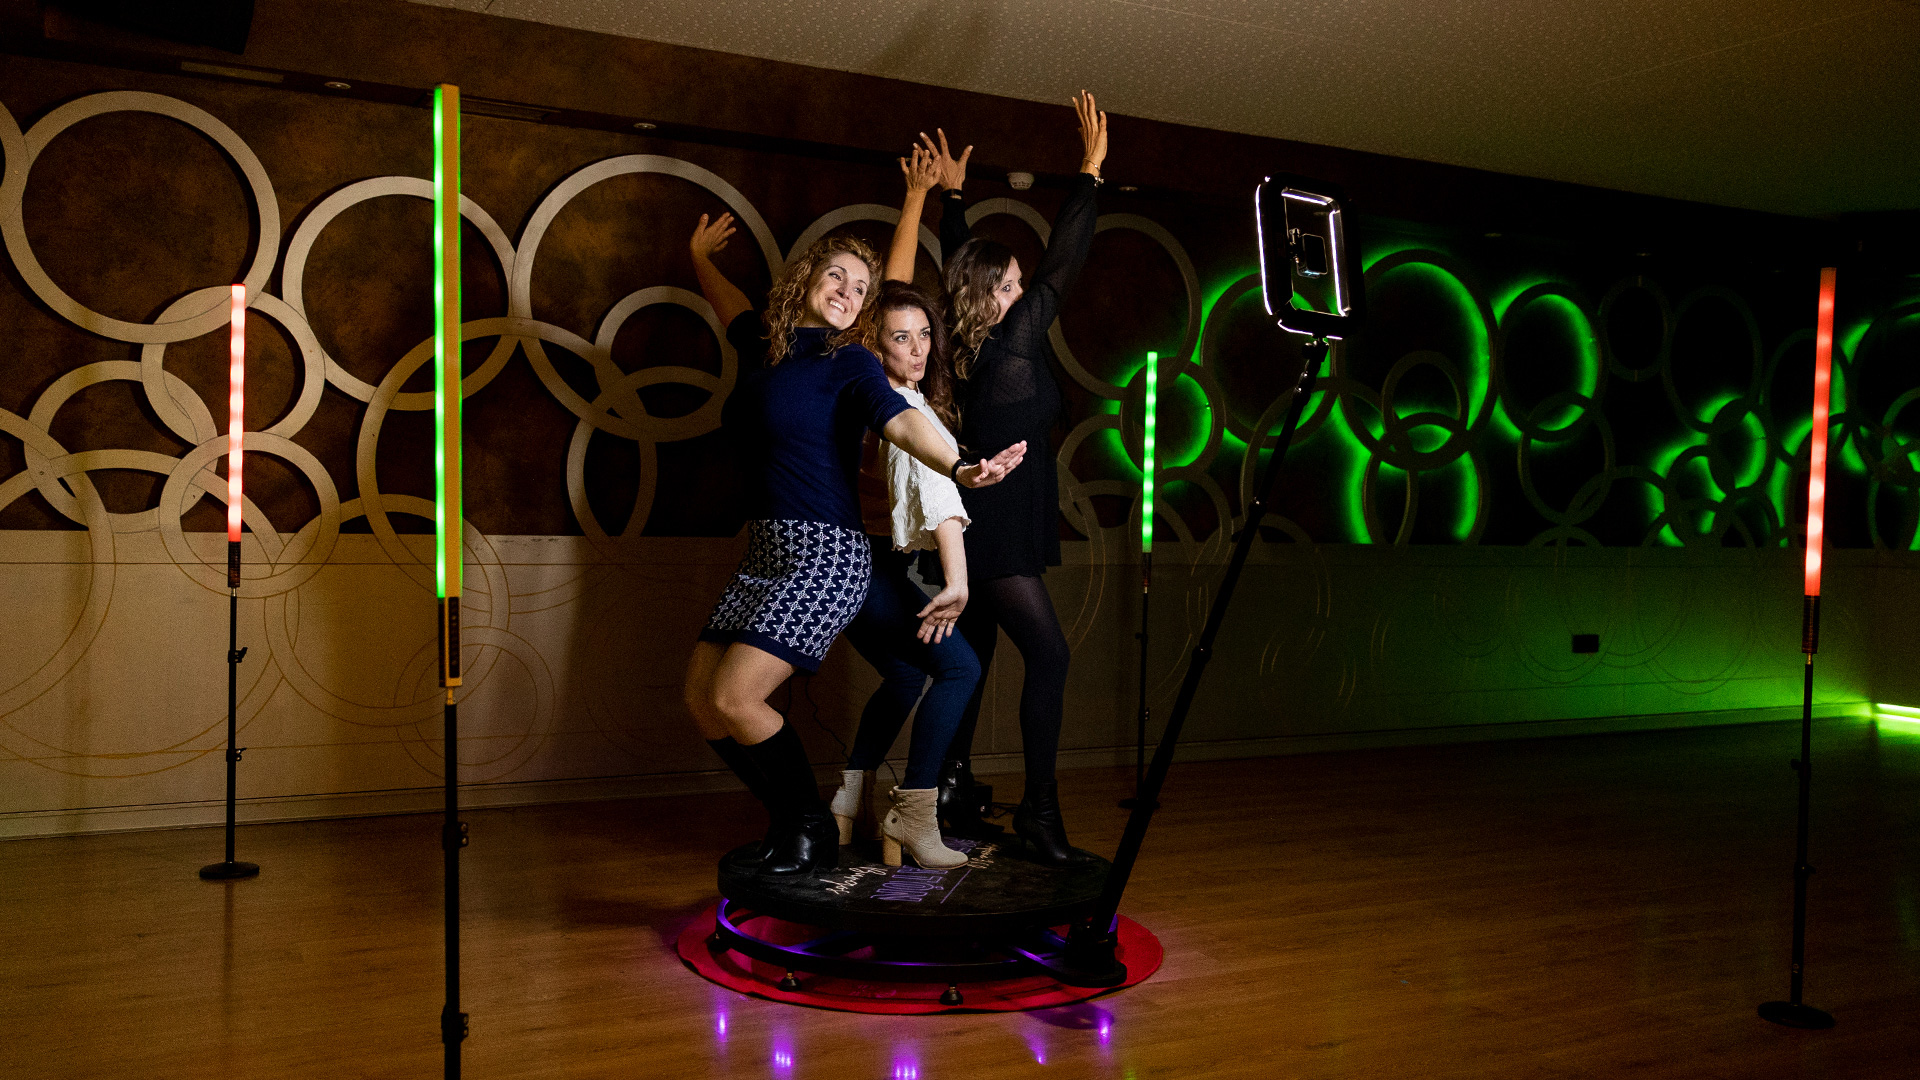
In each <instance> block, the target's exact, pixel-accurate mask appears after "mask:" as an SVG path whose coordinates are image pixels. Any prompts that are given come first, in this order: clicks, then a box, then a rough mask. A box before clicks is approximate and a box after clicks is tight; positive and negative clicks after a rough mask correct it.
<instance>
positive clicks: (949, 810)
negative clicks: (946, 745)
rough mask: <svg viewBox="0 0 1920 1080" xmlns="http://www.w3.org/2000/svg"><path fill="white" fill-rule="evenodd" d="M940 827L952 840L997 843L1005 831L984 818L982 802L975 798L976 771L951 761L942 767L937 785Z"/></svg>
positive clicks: (969, 766) (966, 765)
mask: <svg viewBox="0 0 1920 1080" xmlns="http://www.w3.org/2000/svg"><path fill="white" fill-rule="evenodd" d="M935 786H936V787H937V788H938V789H939V792H940V794H939V796H938V798H937V805H938V807H939V813H940V826H941V828H942V829H944V830H945V831H946V833H947V835H949V836H959V837H963V838H965V839H968V840H993V839H996V838H997V837H999V836H1000V834H1001V833H1004V832H1006V830H1005V829H1003V828H1001V827H1000V826H998V825H995V824H993V823H992V822H990V821H988V820H986V819H985V818H982V817H981V816H980V802H981V800H980V799H979V798H978V797H977V796H976V795H975V788H976V785H975V784H974V782H973V767H972V766H971V765H969V764H968V763H967V762H965V761H948V762H947V763H946V764H945V765H942V766H941V767H940V780H939V783H938V784H937V785H935Z"/></svg>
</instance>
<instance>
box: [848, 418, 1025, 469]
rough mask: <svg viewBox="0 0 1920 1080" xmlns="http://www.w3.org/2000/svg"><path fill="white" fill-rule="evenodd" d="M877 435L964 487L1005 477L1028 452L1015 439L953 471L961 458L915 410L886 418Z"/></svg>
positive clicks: (1022, 444) (931, 424)
mask: <svg viewBox="0 0 1920 1080" xmlns="http://www.w3.org/2000/svg"><path fill="white" fill-rule="evenodd" d="M880 435H881V437H883V438H885V439H886V440H887V441H888V442H890V443H892V444H893V445H895V446H897V447H899V448H900V449H902V450H905V451H906V452H907V453H909V454H912V455H913V456H914V457H916V458H919V459H920V461H921V462H923V463H924V464H925V465H926V466H927V467H928V468H930V469H933V470H935V471H937V472H938V473H939V474H940V475H942V476H951V477H953V481H954V483H956V484H959V485H960V486H961V487H964V488H983V487H987V486H989V485H992V484H997V483H999V482H1000V481H1002V480H1005V479H1006V478H1007V474H1008V473H1010V472H1012V471H1013V470H1014V467H1015V466H1017V465H1019V464H1020V459H1021V458H1024V457H1026V455H1027V444H1026V443H1025V442H1017V443H1014V444H1013V445H1012V446H1009V447H1007V448H1006V449H1005V450H1002V451H1000V452H999V453H997V454H995V455H993V456H992V457H990V458H988V459H986V460H985V461H979V462H975V463H974V464H972V465H968V466H966V467H964V468H962V469H960V470H959V471H958V472H955V471H954V469H953V465H954V462H957V461H959V460H960V453H959V451H957V450H955V449H954V448H953V447H951V446H948V445H947V440H946V439H945V438H943V437H942V436H941V434H940V432H939V430H938V429H936V428H935V427H934V426H933V422H932V421H930V420H928V419H927V418H926V417H924V416H922V415H920V410H918V409H905V410H903V411H901V412H900V413H899V414H898V415H896V416H895V417H894V418H893V419H891V420H889V421H887V424H886V427H884V428H882V429H881V430H880Z"/></svg>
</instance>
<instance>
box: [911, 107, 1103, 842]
mask: <svg viewBox="0 0 1920 1080" xmlns="http://www.w3.org/2000/svg"><path fill="white" fill-rule="evenodd" d="M1073 105H1074V111H1075V112H1076V114H1077V115H1078V117H1079V121H1080V149H1081V156H1080V171H1079V173H1078V174H1077V175H1076V176H1075V177H1074V179H1073V182H1072V187H1071V189H1070V190H1069V192H1068V194H1067V200H1066V202H1065V204H1064V205H1062V206H1061V208H1060V212H1059V213H1058V214H1056V215H1055V216H1054V219H1053V229H1052V234H1051V237H1050V239H1049V241H1048V243H1047V249H1046V253H1045V254H1044V255H1042V256H1041V258H1040V264H1039V265H1038V266H1036V267H1035V268H1034V271H1033V276H1032V277H1031V278H1025V279H1023V277H1022V275H1021V267H1020V263H1019V261H1018V260H1017V259H1015V258H1014V257H1013V252H1012V251H1011V250H1009V249H1008V248H1007V247H1006V245H1004V244H1001V243H998V242H995V241H993V240H987V239H974V238H972V237H971V236H970V235H969V230H968V228H967V224H966V217H965V213H966V208H965V206H964V205H963V204H962V203H961V199H960V186H961V184H962V183H963V182H965V180H966V161H967V156H968V155H969V154H970V153H971V152H972V149H973V148H972V147H968V148H967V149H966V150H965V151H963V152H962V153H961V155H960V157H959V159H958V160H956V159H955V158H954V157H953V156H952V155H951V153H949V152H948V149H947V145H946V135H945V133H944V132H942V133H941V134H940V142H939V145H938V146H935V145H934V143H933V141H932V140H927V145H926V146H925V147H924V149H922V150H918V151H916V154H915V162H914V163H903V167H909V169H910V172H911V165H912V164H917V163H918V162H919V161H920V160H922V159H923V157H924V159H926V160H930V161H931V162H932V165H931V168H932V170H933V171H934V172H936V173H937V174H938V176H939V180H938V183H939V185H940V186H942V187H944V188H946V189H947V192H946V197H945V198H944V199H943V202H944V204H945V205H944V206H943V207H942V209H941V218H940V236H941V246H942V247H943V248H944V249H945V250H946V252H947V260H946V267H945V276H946V287H947V299H948V307H949V310H950V312H951V315H950V320H951V323H952V326H953V336H954V368H955V373H956V374H957V375H958V376H959V378H960V380H961V381H962V384H963V386H964V390H963V391H962V393H961V394H960V399H961V409H960V412H961V420H960V442H961V444H962V445H963V446H965V447H967V448H968V450H969V451H971V452H978V453H991V452H994V451H997V450H999V449H1001V448H1003V447H1007V446H1012V445H1015V444H1022V443H1023V444H1025V445H1028V446H1031V447H1032V448H1034V449H1035V450H1036V451H1042V452H1044V451H1045V450H1046V448H1048V447H1049V446H1051V441H1050V438H1049V436H1050V433H1051V431H1052V429H1053V425H1054V422H1055V421H1056V420H1057V419H1058V418H1059V415H1060V409H1061V400H1062V399H1061V396H1060V387H1059V385H1058V384H1057V383H1056V382H1055V381H1054V377H1053V371H1052V369H1051V368H1050V367H1049V365H1048V357H1049V355H1050V350H1049V349H1048V347H1047V333H1048V330H1049V328H1050V327H1052V325H1053V321H1054V319H1055V318H1056V317H1058V315H1059V313H1060V303H1061V300H1062V298H1063V297H1064V296H1065V295H1066V292H1067V290H1068V289H1069V288H1071V287H1072V285H1073V282H1074V281H1075V279H1077V278H1078V277H1079V276H1080V270H1081V268H1082V267H1083V266H1085V265H1086V261H1087V253H1088V251H1089V250H1090V249H1091V247H1092V244H1093V234H1094V228H1095V223H1096V221H1097V218H1098V214H1099V211H1098V209H1097V207H1096V205H1095V203H1096V200H1095V191H1096V190H1097V188H1098V187H1099V184H1100V165H1101V163H1102V162H1103V161H1105V160H1106V156H1107V117H1106V114H1105V113H1103V112H1101V111H1100V110H1099V107H1098V106H1097V105H1096V104H1095V102H1094V99H1093V95H1092V94H1089V93H1084V92H1083V93H1081V94H1080V95H1079V96H1078V97H1076V98H1074V100H1073ZM922 138H923V139H925V136H924V135H923V136H922ZM923 197H924V193H923ZM912 202H913V200H912V197H911V194H910V196H909V207H908V209H912V210H915V211H917V209H918V207H917V206H914V205H912ZM907 216H908V215H907V214H906V213H905V212H903V214H902V219H901V224H900V231H897V232H896V233H895V234H894V235H895V243H894V249H893V251H894V254H895V256H896V259H894V260H892V261H890V264H889V273H890V275H891V274H895V273H897V272H898V269H899V268H898V266H897V263H898V258H897V256H898V255H899V253H900V250H901V245H900V241H899V237H900V235H901V233H902V232H906V231H908V230H909V229H912V230H915V231H917V229H918V227H919V222H918V216H919V215H918V213H917V212H916V213H914V214H913V215H912V217H913V219H914V220H913V222H912V224H911V225H909V224H908V221H907ZM907 251H908V258H909V259H910V258H911V248H908V249H907ZM906 273H907V274H908V275H911V273H912V264H911V262H910V261H909V262H908V263H907V264H906ZM1048 456H1050V455H1048ZM964 497H965V502H966V507H967V514H968V516H969V517H971V518H972V519H973V524H972V526H971V527H970V528H968V530H967V534H966V540H967V563H968V565H969V567H970V568H971V572H972V580H973V588H974V593H973V598H972V602H971V603H970V604H969V606H968V608H967V610H966V613H965V614H964V615H963V616H962V617H961V619H960V624H959V625H960V632H961V634H962V635H963V636H964V637H965V638H966V639H967V640H968V642H970V643H971V644H972V645H973V648H974V651H975V653H976V654H978V656H979V657H980V664H981V667H982V668H983V669H984V668H985V667H986V666H987V665H989V664H991V663H992V661H993V652H994V647H995V644H996V643H997V642H998V640H999V632H1000V631H1002V630H1004V631H1006V634H1007V637H1008V638H1009V639H1010V640H1011V641H1012V642H1013V645H1014V648H1016V649H1019V650H1020V658H1021V659H1022V660H1023V661H1024V662H1025V665H1026V678H1025V682H1024V684H1023V685H1022V686H1021V690H1020V740H1021V746H1022V750H1023V756H1024V759H1025V766H1026V790H1025V793H1024V795H1023V797H1022V798H1021V800H1020V806H1019V809H1017V810H1016V811H1015V812H1014V817H1013V829H1014V832H1015V833H1016V834H1018V835H1019V837H1020V838H1021V839H1022V840H1023V841H1025V843H1026V846H1027V849H1028V851H1029V853H1030V854H1031V855H1032V856H1033V857H1034V858H1036V859H1037V860H1038V861H1040V862H1043V863H1046V864H1048V865H1053V866H1066V865H1071V864H1073V863H1077V862H1083V861H1085V860H1086V859H1087V858H1088V856H1087V855H1086V853H1084V852H1081V851H1078V850H1077V849H1075V848H1073V847H1072V846H1070V845H1069V844H1068V843H1067V834H1066V826H1065V824H1064V823H1063V822H1062V820H1061V817H1060V802H1059V797H1058V792H1057V788H1056V785H1055V782H1054V759H1055V757H1056V756H1057V754H1058V752H1059V747H1060V723H1061V717H1062V713H1063V712H1064V709H1065V699H1066V686H1067V664H1068V661H1069V660H1071V659H1072V651H1071V649H1070V648H1069V647H1068V645H1067V638H1066V634H1065V633H1064V632H1062V630H1061V629H1060V618H1059V616H1058V615H1057V614H1056V613H1055V612H1054V609H1053V599H1052V597H1051V596H1049V595H1048V593H1047V587H1046V582H1045V581H1044V580H1043V578H1042V575H1044V574H1045V573H1046V572H1047V567H1049V566H1058V565H1059V564H1060V533H1059V525H1058V521H1059V513H1060V509H1059V508H1060V492H1059V480H1058V477H1057V476H1056V475H1055V472H1054V468H1053V462H1052V461H1050V460H1040V461H1036V462H1034V463H1033V464H1032V465H1030V466H1029V467H1028V468H1026V469H1023V470H1021V471H1020V472H1019V473H1018V474H1017V475H1014V476H1011V477H1009V478H1008V481H1007V482H1006V483H1004V484H1000V485H998V486H997V487H995V488H993V489H992V490H982V491H968V492H966V493H965V496H964ZM979 715H980V692H979V691H977V690H976V691H975V693H974V696H973V699H972V701H971V702H970V703H969V705H968V707H967V712H966V715H965V716H964V718H963V719H962V720H961V725H960V730H959V732H958V733H957V734H956V735H955V736H954V740H953V746H952V748H951V749H950V750H949V751H948V753H949V758H950V761H949V763H948V765H947V767H946V768H945V769H944V770H943V773H942V777H941V785H942V788H943V792H942V794H943V795H945V793H946V791H947V790H959V789H962V788H971V787H972V784H973V778H972V773H971V769H970V766H969V761H970V759H971V756H972V745H973V729H974V726H975V725H976V724H977V723H978V721H979ZM966 807H967V800H966V799H965V796H964V795H961V796H960V797H958V798H956V799H955V800H953V801H952V802H950V803H949V804H948V806H947V807H946V813H947V815H948V818H949V825H950V826H951V827H953V828H954V829H955V830H956V831H962V832H965V831H972V830H978V829H980V828H981V827H982V826H983V825H984V823H982V822H980V821H979V820H978V815H977V813H969V811H968V809H967V808H966ZM989 828H990V827H989Z"/></svg>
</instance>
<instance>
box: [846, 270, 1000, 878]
mask: <svg viewBox="0 0 1920 1080" xmlns="http://www.w3.org/2000/svg"><path fill="white" fill-rule="evenodd" d="M875 307H876V309H877V315H878V318H877V321H878V322H879V324H880V332H879V343H878V346H877V348H878V351H879V354H880V365H881V367H882V368H884V369H885V370H886V373H887V381H888V382H890V383H892V384H893V388H894V390H895V391H896V392H898V393H899V394H900V396H901V397H903V398H905V399H906V400H907V401H908V402H910V403H911V404H912V405H913V407H914V408H916V409H918V410H919V411H920V413H921V415H923V416H925V417H926V418H927V420H928V421H930V422H931V423H932V424H933V425H934V426H935V427H936V428H938V429H939V431H940V435H941V437H942V438H944V439H945V440H946V441H947V443H948V444H949V445H951V446H954V447H955V448H956V449H957V448H958V445H959V444H958V442H957V441H956V440H955V439H954V437H953V435H952V434H951V430H952V428H953V427H956V426H958V417H957V415H956V414H955V412H954V408H953V395H952V390H951V386H950V383H949V381H948V379H947V375H946V372H947V362H948V361H947V333H946V327H945V326H944V325H943V324H942V319H941V312H940V307H939V304H938V302H937V301H935V300H934V299H933V298H932V297H931V296H928V295H927V294H926V293H925V292H923V291H921V290H920V289H916V288H914V287H913V286H912V285H906V284H902V283H900V282H896V281H889V282H887V283H886V284H885V285H884V286H883V287H882V288H881V291H880V299H879V300H878V301H876V302H875ZM879 450H880V453H879V454H878V455H876V456H877V457H879V458H880V459H881V461H882V463H883V464H884V475H883V476H882V477H879V478H878V479H879V480H880V485H879V486H880V487H881V489H882V490H881V491H880V492H876V493H875V494H874V497H873V498H872V499H871V500H869V498H868V497H867V493H866V491H865V489H864V487H863V490H862V499H861V502H862V511H863V513H864V514H865V516H866V518H867V521H866V528H867V541H868V543H869V544H870V545H871V547H872V551H873V584H872V585H871V586H869V587H868V589H867V598H866V601H865V602H864V603H862V604H861V606H860V613H859V614H858V615H856V616H854V619H853V623H852V624H851V625H849V626H848V627H847V640H848V641H849V642H850V643H852V645H853V647H854V648H855V649H857V650H858V651H859V653H860V655H861V656H862V657H865V658H866V661H867V662H868V663H869V664H872V665H873V668H874V670H875V671H877V672H879V673H880V688H879V689H878V690H875V691H874V693H873V696H872V697H870V698H869V699H867V706H866V709H865V710H864V711H863V712H862V713H861V716H860V728H859V730H858V731H857V732H855V734H854V737H853V749H852V750H851V751H850V752H849V753H848V755H847V767H846V770H845V771H844V772H843V773H842V778H841V784H840V790H839V791H838V792H837V793H835V795H834V797H833V802H832V805H831V809H832V811H833V816H834V818H835V820H836V821H837V822H838V823H839V826H840V842H841V843H843V844H845V843H850V842H851V841H852V840H853V838H854V837H853V831H854V825H855V822H856V820H858V819H860V818H861V817H862V816H863V815H862V813H861V811H863V810H864V809H865V807H866V802H867V797H868V792H869V790H870V788H871V787H872V786H873V776H874V771H875V770H876V769H878V768H879V766H880V763H881V762H882V761H883V760H884V759H885V757H886V753H887V749H888V748H889V747H891V746H892V745H893V741H894V739H895V738H897V737H898V736H899V734H900V729H901V727H902V726H903V725H905V724H906V722H907V714H908V713H911V712H913V711H914V706H915V704H916V703H918V706H919V711H918V713H916V714H915V715H914V720H913V738H912V740H911V742H910V743H909V744H908V748H907V767H906V771H905V774H904V775H903V776H902V777H901V780H900V783H899V785H898V786H897V787H895V788H893V789H892V790H891V791H890V792H888V800H889V802H890V803H891V804H892V809H891V810H890V811H889V812H888V814H887V816H886V819H885V820H884V821H882V822H881V823H880V837H881V846H880V850H881V861H882V862H884V863H886V864H887V865H889V866H898V865H900V862H901V856H902V853H903V852H905V853H910V854H911V855H912V856H913V858H914V861H915V862H917V863H919V864H920V865H921V866H923V867H947V866H958V865H960V864H962V863H964V862H966V861H967V857H966V856H965V855H963V854H961V853H960V852H958V851H954V850H952V849H951V848H948V847H947V846H946V845H945V844H944V843H943V842H942V841H941V839H940V826H939V823H938V821H937V807H936V797H937V791H936V788H935V781H936V780H938V779H939V775H940V765H941V763H942V762H943V761H945V760H946V754H947V745H948V744H949V743H951V742H952V741H953V732H954V729H955V728H957V727H958V726H959V724H960V714H961V712H962V711H963V710H964V709H965V708H966V707H967V700H968V699H969V698H971V697H972V696H973V690H974V687H975V686H977V685H979V682H980V661H979V660H978V659H976V658H975V657H974V655H973V649H972V648H970V647H969V646H968V645H967V642H966V639H965V638H963V637H961V636H960V635H959V634H957V633H955V632H954V629H953V627H954V621H955V619H956V617H957V616H958V615H959V614H960V612H961V611H962V610H963V609H964V608H965V607H966V604H967V553H966V545H965V541H964V540H963V539H962V532H963V530H965V528H966V526H967V520H968V519H967V509H966V506H965V504H964V503H962V502H961V501H960V490H959V488H957V487H956V486H955V485H954V484H953V483H952V481H950V480H948V479H947V478H946V477H944V476H941V475H940V474H939V473H937V472H935V471H934V470H932V469H930V468H928V467H927V466H925V465H923V464H921V463H920V462H919V461H917V460H915V459H914V458H912V457H910V456H908V455H907V453H906V452H905V451H903V450H901V449H900V448H899V447H897V446H893V445H891V444H886V443H882V444H881V446H880V447H879ZM861 478H862V480H865V479H866V478H867V472H866V471H865V470H863V471H862V474H861ZM869 504H871V505H869ZM916 552H928V553H933V552H937V553H938V556H939V562H940V566H941V569H942V571H943V578H944V581H945V585H944V587H943V588H942V589H941V590H940V593H939V595H937V596H935V597H934V598H933V599H931V600H929V599H927V595H926V593H924V592H922V591H921V590H920V586H919V585H917V584H915V583H914V581H913V579H912V578H911V577H909V576H908V573H907V571H908V568H909V567H911V566H912V565H913V562H914V560H915V558H916V556H915V553H916ZM929 679H931V680H932V683H931V686H929V684H928V680H929ZM923 689H925V691H926V696H925V697H922V696H921V691H922V690H923Z"/></svg>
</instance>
